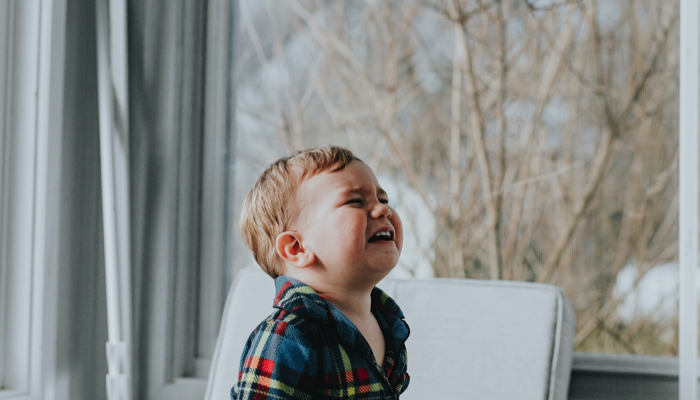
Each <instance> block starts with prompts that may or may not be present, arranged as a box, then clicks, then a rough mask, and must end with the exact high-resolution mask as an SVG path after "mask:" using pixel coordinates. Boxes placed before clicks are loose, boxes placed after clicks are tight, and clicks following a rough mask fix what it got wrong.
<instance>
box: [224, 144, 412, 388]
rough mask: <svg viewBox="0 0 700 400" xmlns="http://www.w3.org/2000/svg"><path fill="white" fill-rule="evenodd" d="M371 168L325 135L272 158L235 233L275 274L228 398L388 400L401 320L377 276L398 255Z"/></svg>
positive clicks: (398, 369) (397, 375)
mask: <svg viewBox="0 0 700 400" xmlns="http://www.w3.org/2000/svg"><path fill="white" fill-rule="evenodd" d="M388 202H389V199H388V196H387V194H386V192H385V191H384V190H382V188H381V187H380V186H379V183H378V182H377V178H376V177H375V175H374V173H373V172H372V170H371V169H370V168H369V167H368V166H367V164H365V163H364V162H362V161H361V160H360V159H358V158H357V157H355V155H354V154H353V153H352V152H350V151H349V150H347V149H345V148H342V147H334V146H327V147H321V148H316V149H310V150H305V151H301V152H298V153H296V154H294V155H292V156H290V157H284V158H281V159H279V160H277V161H276V162H274V163H272V164H271V165H270V166H269V167H268V168H267V170H265V172H264V173H263V174H262V175H261V176H260V178H259V179H258V181H257V183H256V184H255V186H254V187H253V189H252V190H251V191H250V192H249V193H248V196H247V197H246V199H245V202H244V204H243V211H242V215H241V223H240V226H241V233H242V235H243V239H244V241H245V243H246V245H247V246H248V247H249V248H250V250H251V251H252V252H253V255H254V256H255V259H256V261H257V262H258V264H260V266H261V267H262V269H263V270H264V271H265V272H266V273H267V274H269V275H270V276H271V277H273V278H274V279H275V285H276V288H277V296H276V297H275V300H274V307H275V311H274V312H273V313H272V315H270V316H269V317H268V318H267V319H266V320H264V321H263V322H262V323H260V325H258V327H257V328H256V329H255V330H254V331H253V333H252V334H251V335H250V337H249V338H248V341H247V342H246V345H245V349H244V350H243V355H242V357H241V364H240V373H239V375H238V382H237V383H236V384H235V385H234V386H233V388H232V389H231V399H233V400H244V399H245V400H248V399H255V400H265V399H358V400H359V399H372V400H375V399H376V400H379V399H398V397H399V395H400V394H401V393H403V392H404V391H405V390H406V387H407V386H408V383H409V376H408V373H407V372H406V347H405V345H404V343H405V341H406V339H407V338H408V335H409V329H408V325H407V324H406V323H405V322H404V320H403V313H402V312H401V310H400V309H399V307H398V305H396V303H395V302H394V301H393V300H392V299H391V298H390V297H389V296H388V295H387V294H386V293H384V292H382V291H381V290H379V289H378V288H376V287H375V286H374V285H376V284H377V282H379V281H380V280H381V279H382V278H384V277H385V276H386V275H387V274H388V273H389V272H390V271H391V270H392V269H393V268H394V266H396V263H397V262H398V259H399V254H400V253H401V245H402V242H403V231H402V227H401V220H400V219H399V216H398V215H397V214H396V211H395V210H394V209H392V208H391V207H390V206H389V204H388Z"/></svg>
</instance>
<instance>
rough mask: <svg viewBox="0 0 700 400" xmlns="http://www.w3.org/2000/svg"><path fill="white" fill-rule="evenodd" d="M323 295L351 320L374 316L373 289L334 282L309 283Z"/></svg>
mask: <svg viewBox="0 0 700 400" xmlns="http://www.w3.org/2000/svg"><path fill="white" fill-rule="evenodd" d="M307 285H309V286H310V287H311V288H312V289H313V290H314V291H316V293H318V294H319V295H320V296H321V297H324V298H326V299H328V301H330V302H331V303H333V305H334V306H336V307H337V308H338V309H339V310H340V311H341V312H342V313H343V314H345V316H347V317H348V318H350V319H351V320H353V321H354V320H355V319H360V320H362V319H365V318H370V317H371V318H374V316H373V315H372V296H371V295H372V289H371V288H370V289H369V290H367V289H365V290H358V289H352V288H348V287H344V286H338V285H333V284H325V283H318V282H311V283H307Z"/></svg>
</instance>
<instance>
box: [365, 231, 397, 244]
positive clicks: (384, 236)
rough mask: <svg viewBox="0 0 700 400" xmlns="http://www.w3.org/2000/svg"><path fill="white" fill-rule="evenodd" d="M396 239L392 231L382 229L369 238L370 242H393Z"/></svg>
mask: <svg viewBox="0 0 700 400" xmlns="http://www.w3.org/2000/svg"><path fill="white" fill-rule="evenodd" d="M393 240H394V233H393V232H391V231H380V232H377V233H375V234H374V236H372V237H371V238H369V242H370V243H374V242H391V241H393Z"/></svg>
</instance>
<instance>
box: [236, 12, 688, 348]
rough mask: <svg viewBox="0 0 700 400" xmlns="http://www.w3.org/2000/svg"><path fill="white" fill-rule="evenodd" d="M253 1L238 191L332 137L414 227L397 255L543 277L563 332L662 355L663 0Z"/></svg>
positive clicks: (244, 24) (670, 284)
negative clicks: (560, 310) (558, 305)
mask: <svg viewBox="0 0 700 400" xmlns="http://www.w3.org/2000/svg"><path fill="white" fill-rule="evenodd" d="M453 3H455V4H458V7H460V8H458V9H455V8H453ZM266 4H267V3H265V2H256V1H249V0H242V1H241V2H240V21H241V22H240V27H239V32H238V38H237V40H238V43H237V61H238V66H237V70H236V87H237V106H236V109H235V119H236V124H237V125H236V129H237V134H238V139H237V140H238V147H237V164H236V166H237V175H236V178H237V182H238V183H237V185H238V186H237V188H238V190H237V192H236V195H237V196H238V197H237V203H236V204H237V206H239V205H240V203H241V199H242V197H243V196H244V195H245V193H246V192H247V190H248V188H249V187H251V185H252V183H253V182H254V180H255V178H256V177H257V176H259V174H260V172H261V171H262V169H263V168H264V167H265V165H266V164H267V163H269V162H271V161H273V160H274V159H276V158H277V157H280V156H282V155H286V154H289V153H290V152H292V151H294V150H297V149H302V148H306V147H312V146H317V145H322V144H327V143H334V144H340V145H345V146H348V147H350V148H351V149H352V150H354V151H355V152H356V153H357V154H358V155H359V156H360V157H361V158H362V159H364V160H366V161H367V162H368V164H369V165H370V166H371V167H372V168H373V169H374V170H375V171H377V173H378V175H380V179H383V182H382V183H383V184H385V185H387V186H392V187H393V188H394V189H393V190H389V193H390V196H392V198H393V199H394V201H395V204H396V205H397V208H398V211H399V213H401V214H402V217H403V218H404V219H406V220H408V221H414V224H415V225H414V226H416V227H421V228H422V229H417V228H414V229H411V228H410V227H407V228H406V231H407V233H406V236H407V240H412V241H414V242H415V243H416V245H415V246H412V247H414V248H416V249H418V250H417V251H416V252H415V253H414V254H408V253H404V254H403V255H402V263H403V265H402V268H401V270H399V271H397V273H403V274H405V275H415V276H425V275H431V274H434V275H435V276H445V277H467V278H477V279H508V280H525V281H535V282H544V283H551V284H555V285H558V286H560V287H562V289H563V290H564V291H565V292H566V294H567V295H568V297H569V298H570V299H571V301H572V303H573V304H574V308H575V309H576V315H577V319H578V326H577V334H576V343H575V347H576V350H577V351H580V352H592V353H610V354H644V355H656V356H677V354H678V323H677V319H678V315H677V303H676V302H677V285H678V282H677V276H678V266H677V265H678V199H677V196H678V178H677V176H678V135H677V132H678V121H677V120H678V117H677V115H678V100H677V99H678V85H677V82H678V72H677V67H678V40H679V38H678V34H677V31H678V13H679V10H678V7H677V4H676V3H675V2H667V1H661V0H644V1H637V2H625V1H614V0H605V1H598V2H593V1H583V2H576V3H571V2H557V1H546V2H545V1H537V2H536V1H532V2H523V1H483V2H470V1H464V2H433V1H427V2H418V1H412V2H394V1H388V0H387V1H372V2H340V1H338V2H322V3H317V2H303V1H296V0H294V1H290V2H287V3H285V6H284V7H275V8H273V7H269V6H267V5H266ZM384 182H386V183H384ZM426 226H428V227H430V228H429V229H425V227H426ZM433 227H434V228H433ZM426 231H427V232H426ZM418 232H420V234H418ZM411 233H414V235H413V237H411ZM237 246H238V247H237V249H238V250H237V251H236V252H235V254H236V257H237V259H236V263H235V265H236V267H240V266H243V265H247V264H249V263H251V262H252V260H251V258H250V256H249V252H248V251H247V250H246V249H245V247H244V246H243V245H242V244H241V243H240V241H239V242H238V244H237ZM426 265H429V266H430V268H427V270H426V268H425V267H426ZM674 277H675V278H676V281H675V282H674V281H673V278H674ZM659 282H665V283H664V285H665V286H663V287H662V286H659ZM659 289H661V290H660V291H659ZM655 293H656V294H655ZM669 296H670V297H669ZM674 296H675V297H674Z"/></svg>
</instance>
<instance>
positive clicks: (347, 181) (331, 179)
mask: <svg viewBox="0 0 700 400" xmlns="http://www.w3.org/2000/svg"><path fill="white" fill-rule="evenodd" d="M373 190H377V191H378V192H379V193H385V192H384V190H383V189H382V188H381V187H380V186H379V182H378V181H377V177H376V176H375V175H374V172H372V169H371V168H370V167H369V166H368V165H367V164H365V163H364V162H362V161H352V162H351V163H350V164H348V165H346V166H345V168H343V169H341V170H338V171H324V172H320V173H318V174H316V175H314V176H312V177H310V178H307V179H305V180H304V181H303V182H301V185H300V186H299V193H300V194H302V195H304V194H307V195H308V194H311V195H314V196H315V197H316V196H318V195H321V194H333V195H335V194H338V193H343V192H357V193H364V192H367V191H373Z"/></svg>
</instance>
